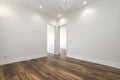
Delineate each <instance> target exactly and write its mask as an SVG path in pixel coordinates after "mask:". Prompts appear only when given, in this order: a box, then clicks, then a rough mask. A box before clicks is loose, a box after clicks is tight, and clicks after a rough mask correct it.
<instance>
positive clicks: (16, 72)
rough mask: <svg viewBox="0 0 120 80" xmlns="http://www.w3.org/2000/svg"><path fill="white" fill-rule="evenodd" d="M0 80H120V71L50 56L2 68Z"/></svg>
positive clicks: (0, 68)
mask: <svg viewBox="0 0 120 80" xmlns="http://www.w3.org/2000/svg"><path fill="white" fill-rule="evenodd" d="M0 80H120V69H116V68H112V67H108V66H104V65H99V64H95V63H91V62H87V61H82V60H76V59H72V58H68V57H64V58H61V57H59V56H57V57H56V56H51V55H49V57H43V58H40V59H33V60H28V61H23V62H19V63H14V64H8V65H2V66H0Z"/></svg>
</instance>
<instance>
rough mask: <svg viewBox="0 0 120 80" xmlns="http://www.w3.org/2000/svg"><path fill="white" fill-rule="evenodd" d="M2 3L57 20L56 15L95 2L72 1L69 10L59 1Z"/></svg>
mask: <svg viewBox="0 0 120 80" xmlns="http://www.w3.org/2000/svg"><path fill="white" fill-rule="evenodd" d="M0 1H2V0H0ZM3 1H12V2H15V3H18V4H22V5H25V6H28V7H31V8H33V9H36V10H39V11H41V12H43V13H45V14H47V15H49V16H52V17H54V18H57V17H58V16H57V15H58V14H61V15H62V16H64V15H67V14H69V13H71V12H74V11H75V10H78V9H80V8H82V7H84V6H86V5H88V4H91V3H93V2H94V1H96V0H73V2H74V3H73V5H72V6H71V7H70V8H69V9H63V8H62V7H61V5H60V0H3ZM84 1H86V2H87V4H86V5H83V2H84ZM40 5H42V6H43V8H42V9H40V8H39V6H40Z"/></svg>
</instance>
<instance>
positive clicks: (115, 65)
mask: <svg viewBox="0 0 120 80" xmlns="http://www.w3.org/2000/svg"><path fill="white" fill-rule="evenodd" d="M67 57H71V58H75V59H79V60H85V61H89V62H93V63H98V64H102V65H106V66H110V67H114V68H118V69H120V63H119V62H113V61H105V60H100V59H95V58H90V57H85V56H78V55H70V54H67Z"/></svg>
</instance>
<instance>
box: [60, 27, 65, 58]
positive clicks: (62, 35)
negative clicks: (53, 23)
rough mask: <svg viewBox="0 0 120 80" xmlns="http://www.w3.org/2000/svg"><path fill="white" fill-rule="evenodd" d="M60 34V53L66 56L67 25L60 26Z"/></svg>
mask: <svg viewBox="0 0 120 80" xmlns="http://www.w3.org/2000/svg"><path fill="white" fill-rule="evenodd" d="M59 29H60V30H59V32H60V33H59V34H60V55H61V56H66V53H67V28H66V25H62V26H60V27H59Z"/></svg>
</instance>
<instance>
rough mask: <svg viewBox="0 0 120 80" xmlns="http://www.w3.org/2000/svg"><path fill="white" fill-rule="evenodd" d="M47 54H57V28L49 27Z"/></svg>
mask: <svg viewBox="0 0 120 80" xmlns="http://www.w3.org/2000/svg"><path fill="white" fill-rule="evenodd" d="M47 52H48V53H52V54H54V53H55V26H52V25H48V26H47Z"/></svg>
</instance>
